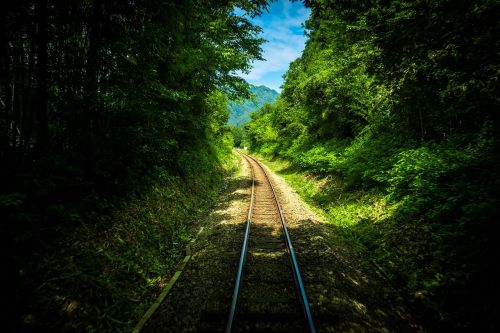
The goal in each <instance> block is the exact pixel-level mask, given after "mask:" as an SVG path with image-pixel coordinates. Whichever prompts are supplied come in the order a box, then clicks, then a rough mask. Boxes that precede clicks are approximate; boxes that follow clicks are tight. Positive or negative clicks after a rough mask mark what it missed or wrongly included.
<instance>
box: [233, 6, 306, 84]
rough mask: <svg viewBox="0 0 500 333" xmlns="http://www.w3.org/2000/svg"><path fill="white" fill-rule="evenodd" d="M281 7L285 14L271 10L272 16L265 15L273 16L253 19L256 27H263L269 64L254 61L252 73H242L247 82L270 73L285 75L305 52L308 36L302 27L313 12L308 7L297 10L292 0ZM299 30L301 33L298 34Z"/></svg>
mask: <svg viewBox="0 0 500 333" xmlns="http://www.w3.org/2000/svg"><path fill="white" fill-rule="evenodd" d="M281 5H282V7H281V12H278V13H276V12H273V11H271V12H272V14H264V15H269V17H260V18H256V19H254V20H253V22H254V24H257V25H260V26H261V27H263V30H264V31H263V33H262V34H261V37H262V38H264V39H266V40H267V42H265V43H264V45H263V46H262V51H263V52H262V55H263V58H264V59H265V61H256V62H254V63H253V68H252V70H251V72H250V73H248V74H240V75H241V77H243V78H244V79H246V80H249V81H258V80H260V79H262V77H263V76H264V75H265V74H266V73H270V72H281V73H284V72H285V71H286V70H287V69H288V66H289V64H290V62H292V61H293V60H295V59H296V58H298V57H299V56H300V54H301V52H302V50H303V49H304V44H305V41H306V36H304V34H303V31H302V29H298V28H300V27H301V24H302V23H303V22H304V21H305V20H307V18H308V16H309V11H308V10H307V9H306V8H304V7H302V8H299V9H298V10H295V11H293V8H292V6H293V4H292V3H290V2H289V1H285V2H283V3H281ZM271 15H272V16H271ZM297 30H299V31H300V32H301V33H300V34H298V33H297V32H298V31H297Z"/></svg>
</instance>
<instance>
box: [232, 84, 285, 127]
mask: <svg viewBox="0 0 500 333" xmlns="http://www.w3.org/2000/svg"><path fill="white" fill-rule="evenodd" d="M250 93H251V97H250V98H247V99H241V100H237V101H229V103H228V109H229V125H230V126H236V127H238V126H242V125H244V124H246V123H248V122H249V121H250V114H251V113H252V112H254V111H257V110H258V109H260V108H261V107H262V106H263V105H264V104H266V103H274V102H275V101H276V99H277V98H278V95H279V94H278V93H277V92H276V91H275V90H273V89H271V88H268V87H266V86H254V85H250Z"/></svg>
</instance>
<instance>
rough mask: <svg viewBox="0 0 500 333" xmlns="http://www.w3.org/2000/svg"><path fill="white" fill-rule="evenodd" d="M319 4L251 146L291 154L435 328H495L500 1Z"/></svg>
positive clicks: (318, 201)
mask: <svg viewBox="0 0 500 333" xmlns="http://www.w3.org/2000/svg"><path fill="white" fill-rule="evenodd" d="M307 4H308V5H309V6H310V7H311V9H312V13H311V18H310V19H309V20H308V21H307V23H306V27H307V28H308V29H309V40H308V41H307V43H306V48H305V50H304V52H303V54H302V56H301V57H300V58H299V59H297V60H295V61H294V62H293V63H292V64H291V65H290V68H289V70H288V72H287V73H286V81H285V84H284V89H283V92H282V94H281V95H280V97H279V98H278V100H277V101H276V103H274V104H273V105H270V106H269V105H268V106H265V107H263V108H262V109H261V110H260V111H259V112H257V113H255V114H254V115H253V116H252V121H251V122H250V123H249V124H247V125H246V127H245V128H246V130H247V135H248V142H249V144H250V147H251V149H252V150H254V151H256V152H260V153H262V154H264V155H270V156H273V157H275V156H276V155H279V156H281V157H283V158H286V160H287V161H289V162H291V163H292V164H291V166H289V167H286V168H284V170H286V172H285V171H283V173H284V174H285V176H286V177H288V179H289V180H291V181H292V183H295V184H297V189H299V191H300V192H301V194H302V195H304V196H305V197H306V198H308V200H309V201H310V202H311V203H313V204H314V205H316V206H317V207H319V208H320V209H321V211H322V212H323V214H325V216H327V217H328V219H329V220H330V221H331V222H332V224H334V225H335V226H338V227H341V229H340V230H342V234H344V235H345V236H346V237H347V239H348V240H349V241H353V242H355V243H357V244H358V245H359V246H360V247H362V248H364V249H366V250H367V255H368V256H369V257H370V258H371V259H372V260H373V261H374V262H376V263H377V264H378V266H379V267H381V268H382V269H383V270H384V271H386V273H387V275H388V276H389V277H390V278H391V279H392V280H393V282H394V283H395V284H397V285H398V286H399V287H400V288H401V289H402V290H404V292H405V293H406V294H407V296H408V298H409V299H410V300H412V302H413V303H414V304H415V305H416V307H417V308H420V309H423V310H422V311H423V312H424V313H425V316H426V317H427V318H428V320H430V321H431V322H432V323H433V324H432V325H433V327H437V328H438V329H439V330H442V331H446V330H491V328H492V325H493V323H494V311H492V310H491V309H492V308H493V307H494V304H493V303H492V302H489V301H486V300H487V299H489V298H488V296H487V294H488V291H487V290H489V289H491V290H492V289H495V288H496V287H495V283H496V282H495V281H496V280H497V279H498V278H499V277H498V273H494V272H492V271H491V269H489V267H490V265H491V263H492V262H494V261H495V260H496V259H495V258H494V256H493V255H492V253H495V252H496V251H497V250H498V249H497V247H498V246H497V245H494V244H498V236H497V235H498V233H497V232H493V230H495V228H496V225H497V223H496V220H497V216H498V213H499V211H498V210H499V207H498V200H499V198H500V193H499V190H498V188H499V183H498V179H499V178H498V175H499V170H500V160H499V158H498V156H500V153H499V151H500V150H499V147H500V138H499V133H500V130H499V129H500V124H499V122H498V119H497V118H498V117H497V116H496V115H494V113H495V112H496V111H497V110H498V109H499V107H500V103H499V102H500V99H499V97H498V91H499V89H498V80H497V79H496V76H497V73H498V70H499V63H498V59H497V58H496V55H497V53H498V50H499V49H500V44H499V43H498V40H497V39H495V38H494V37H493V36H495V35H496V32H497V31H498V30H499V28H500V26H499V21H498V20H497V19H495V17H498V15H500V7H499V6H498V4H497V3H496V2H494V1H493V2H492V1H487V0H484V1H479V2H477V1H476V2H470V1H458V2H457V1H451V0H442V1H432V2H428V1H405V0H394V1H385V2H377V1H375V2H373V1H371V2H370V1H368V2H352V1H351V2H349V1H329V0H317V1H309V2H307ZM294 168H295V169H294ZM304 173H306V174H307V175H308V176H307V178H305V177H303V176H302V174H304ZM309 173H312V174H313V175H314V176H311V175H309ZM462 290H465V292H461V291H462ZM457 304H462V305H463V306H458V305H457Z"/></svg>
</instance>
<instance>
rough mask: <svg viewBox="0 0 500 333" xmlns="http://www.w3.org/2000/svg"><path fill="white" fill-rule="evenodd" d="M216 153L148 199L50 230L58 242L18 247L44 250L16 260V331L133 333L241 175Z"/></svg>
mask: <svg viewBox="0 0 500 333" xmlns="http://www.w3.org/2000/svg"><path fill="white" fill-rule="evenodd" d="M215 148H216V147H212V149H213V151H214V152H215V153H214V154H200V150H198V151H197V153H196V154H194V155H187V156H185V159H186V161H189V162H186V164H189V165H190V167H189V168H186V169H185V174H183V175H171V174H169V173H167V172H161V170H159V173H158V175H157V176H156V181H155V182H152V183H151V186H150V187H149V188H147V189H145V190H144V191H142V192H141V193H140V194H136V195H134V196H131V197H129V198H127V199H126V200H121V201H119V202H118V201H117V202H114V203H113V204H109V206H110V208H109V209H107V210H106V211H99V212H97V211H96V212H91V213H89V214H87V215H83V214H80V215H77V216H74V219H75V220H74V221H73V222H72V224H71V229H67V228H65V229H64V230H60V231H56V230H54V229H52V230H51V229H50V228H46V229H47V230H46V232H54V233H55V234H58V236H57V237H56V239H53V241H51V242H48V241H46V239H47V237H46V236H44V235H43V231H41V230H36V231H33V233H32V234H31V235H29V236H25V237H26V239H24V240H16V243H17V244H18V245H19V246H21V244H28V243H30V244H31V246H33V242H36V241H37V240H38V241H39V242H44V243H43V244H39V245H40V246H38V250H37V251H34V252H31V251H29V250H27V251H26V253H25V254H23V253H20V252H17V253H16V261H15V262H16V265H17V267H16V270H17V272H18V275H17V276H16V277H15V280H16V287H15V289H14V290H15V294H14V297H15V300H14V305H15V307H13V309H12V310H15V311H17V313H15V314H14V315H15V316H16V317H14V318H15V319H18V320H21V321H22V325H20V324H19V323H18V322H16V320H13V321H12V322H11V323H12V325H14V326H15V327H16V330H17V331H22V332H45V331H58V332H123V331H130V330H131V329H132V328H133V327H134V325H135V324H136V323H137V321H138V320H139V319H140V317H141V316H142V315H143V314H144V312H145V311H146V310H147V309H148V307H149V306H150V305H151V303H152V302H153V301H154V300H155V298H156V296H157V295H158V294H159V292H160V291H161V289H162V287H163V286H164V285H165V283H166V279H168V277H169V276H170V274H171V273H172V272H173V270H174V269H175V267H176V264H177V262H178V261H179V259H180V258H181V256H183V255H184V250H185V246H186V244H187V242H188V241H189V240H190V239H191V238H192V237H193V235H194V234H195V230H196V229H197V228H198V227H199V226H200V225H199V224H200V221H202V216H203V214H205V213H206V212H207V211H208V210H209V209H210V208H211V207H212V206H213V204H214V203H215V201H216V200H217V198H218V196H219V195H220V193H221V191H222V190H224V184H226V181H225V179H226V178H227V177H229V176H230V175H231V174H233V173H234V172H235V168H236V162H235V161H236V159H235V157H234V156H232V155H231V156H230V154H229V153H228V152H227V151H222V150H220V149H219V150H217V149H215ZM221 184H222V186H221ZM67 211H68V210H65V212H67ZM65 216H66V217H67V218H71V216H70V213H66V215H65ZM54 227H57V224H55V225H54ZM36 246H37V244H35V247H36ZM21 327H22V328H21Z"/></svg>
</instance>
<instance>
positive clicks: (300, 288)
mask: <svg viewBox="0 0 500 333" xmlns="http://www.w3.org/2000/svg"><path fill="white" fill-rule="evenodd" d="M244 155H246V156H248V157H249V158H251V159H252V160H254V161H255V162H256V163H257V165H258V166H259V167H260V168H261V169H262V171H264V175H265V176H266V179H267V181H268V182H269V185H270V186H271V190H272V192H273V197H274V201H275V203H276V206H277V207H278V211H279V215H280V219H281V226H282V228H283V235H284V236H285V243H286V246H287V248H288V253H289V255H290V256H289V257H290V264H291V266H292V272H293V278H294V280H295V285H296V287H297V292H298V294H299V299H300V303H301V305H302V310H303V311H304V316H305V319H306V321H307V326H308V329H309V332H311V333H316V327H315V326H314V321H313V318H312V314H311V309H310V308H309V301H308V298H307V293H306V289H305V287H304V283H303V281H302V277H301V275H300V270H299V264H298V262H297V258H296V256H295V251H294V250H293V245H292V240H291V239H290V235H289V233H288V228H287V226H286V222H285V217H284V216H283V210H282V209H281V205H280V203H279V201H278V196H277V195H276V191H275V189H274V186H273V183H272V182H271V179H270V178H269V176H268V174H267V172H266V169H264V167H263V166H262V164H261V163H260V162H259V161H257V160H256V159H255V158H253V157H252V156H250V155H247V154H244Z"/></svg>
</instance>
